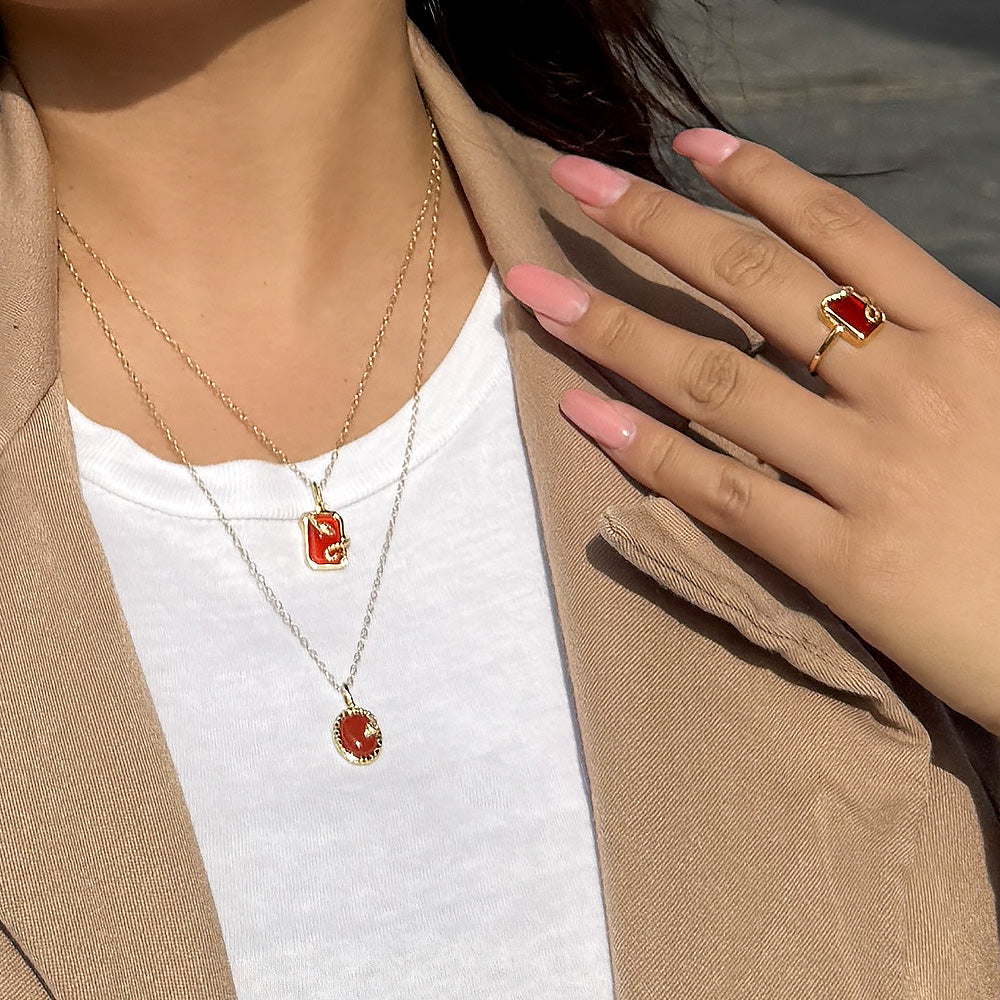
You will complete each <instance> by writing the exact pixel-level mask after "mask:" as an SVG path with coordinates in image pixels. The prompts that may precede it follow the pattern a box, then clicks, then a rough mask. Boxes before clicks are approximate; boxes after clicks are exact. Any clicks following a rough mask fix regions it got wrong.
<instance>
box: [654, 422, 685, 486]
mask: <svg viewBox="0 0 1000 1000" xmlns="http://www.w3.org/2000/svg"><path fill="white" fill-rule="evenodd" d="M679 444H680V442H679V440H678V438H677V437H675V436H674V435H673V434H658V435H656V437H655V438H654V440H653V441H651V442H650V445H649V456H648V459H649V473H650V479H651V485H652V486H654V487H656V486H658V484H662V483H668V482H669V481H670V480H671V479H672V474H673V470H674V469H675V468H676V467H677V463H678V453H679ZM660 492H664V490H663V489H662V488H661V489H660Z"/></svg>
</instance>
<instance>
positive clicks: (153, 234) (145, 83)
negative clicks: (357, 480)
mask: <svg viewBox="0 0 1000 1000" xmlns="http://www.w3.org/2000/svg"><path fill="white" fill-rule="evenodd" d="M0 16H2V18H3V23H4V25H5V28H6V31H7V35H8V39H9V45H10V49H11V52H12V56H13V60H14V63H15V65H16V67H17V69H18V72H19V74H20V76H21V79H22V81H23V82H24V85H25V87H26V89H27V91H28V94H29V96H30V98H31V100H32V103H33V104H34V106H35V108H36V111H37V113H38V116H39V119H40V121H41V124H42V128H43V131H44V133H45V137H46V141H47V143H48V145H49V149H50V152H51V156H52V162H53V168H54V176H55V187H56V192H57V197H58V201H59V204H60V206H61V207H62V208H63V209H64V211H65V212H66V214H67V216H68V217H69V218H70V219H71V220H72V221H73V223H74V224H75V225H76V226H77V227H78V228H79V229H80V230H81V231H82V232H83V233H84V235H85V236H86V237H87V238H88V239H89V241H90V242H91V243H92V244H93V245H94V246H95V248H96V249H97V250H98V251H99V252H100V253H101V255H102V256H103V257H104V258H105V259H106V260H107V261H108V263H109V264H110V265H111V267H112V268H113V269H115V270H116V271H118V272H119V274H120V276H121V277H122V278H123V279H124V280H125V281H126V283H127V284H129V285H130V286H131V287H132V288H133V290H134V291H135V292H136V294H137V295H138V296H139V298H140V299H142V300H143V302H144V303H145V304H146V306H147V307H148V308H149V309H150V311H151V312H152V313H153V315H155V316H156V317H157V319H159V320H160V322H161V323H163V325H164V326H166V327H167V328H168V329H169V330H170V331H171V332H172V333H173V334H174V335H175V336H176V337H177V339H178V340H180V341H181V342H182V343H183V344H184V345H185V346H186V347H188V349H189V350H190V351H191V353H192V354H193V355H194V356H195V357H196V358H197V359H198V360H199V361H200V362H201V363H202V364H203V365H204V367H205V368H206V370H208V371H209V372H210V373H212V374H213V375H214V376H215V377H216V379H217V381H218V382H219V383H220V384H221V385H222V386H223V387H225V388H226V389H227V391H229V392H230V394H231V395H232V396H233V398H234V399H236V400H237V401H238V402H239V403H240V404H241V405H242V406H243V407H244V409H245V410H246V411H247V412H248V413H249V414H250V415H251V416H253V417H256V418H258V419H259V421H260V423H261V425H262V426H263V427H264V429H265V430H266V431H267V432H268V434H270V435H271V436H272V438H273V439H274V440H275V441H276V442H277V443H278V444H279V445H280V446H281V447H283V448H284V449H285V451H286V452H287V453H288V454H289V456H290V457H291V458H293V459H303V458H308V457H311V456H314V455H318V454H321V453H323V452H324V451H327V450H329V448H330V447H331V445H332V443H333V442H334V441H335V440H336V438H337V435H338V433H339V431H340V427H341V425H342V422H343V419H344V416H345V414H346V413H347V410H348V407H349V405H350V400H351V398H352V396H353V394H354V391H355V388H356V384H357V380H358V378H359V376H360V373H361V370H362V368H363V366H364V362H365V359H366V358H367V355H368V352H369V350H370V349H371V344H372V341H373V340H374V337H375V334H376V332H377V330H378V325H379V322H380V320H381V318H382V314H383V312H384V310H385V306H386V303H387V301H388V298H389V294H390V292H391V290H392V287H393V284H394V282H395V279H396V275H397V273H398V271H399V267H400V264H401V261H402V257H403V253H404V251H405V248H406V243H407V240H408V237H409V233H410V230H411V229H412V226H413V223H414V221H415V220H416V216H417V211H418V209H419V206H420V203H421V201H422V200H423V197H424V192H425V189H426V186H427V179H428V171H429V167H430V151H431V146H430V133H429V127H428V124H427V120H426V117H425V114H424V111H423V105H422V102H421V100H420V94H419V89H418V86H417V83H416V79H415V76H414V73H413V66H412V61H411V59H410V54H409V48H408V45H407V37H406V20H405V15H404V7H403V2H402V0H389V2H384V3H372V2H371V0H304V2H303V0H299V2H295V0H241V2H234V0H190V2H188V0H90V2H70V0H64V2H62V4H61V5H58V0H45V2H44V3H38V4H36V3H32V2H25V3H11V2H0ZM126 40H127V41H126ZM440 217H441V222H440V233H439V238H438V255H437V266H436V279H435V290H434V295H433V317H434V320H433V323H432V329H431V337H430V341H429V347H428V355H427V358H428V364H427V371H428V372H430V371H432V370H433V369H434V367H435V366H436V365H437V363H438V362H439V361H440V359H441V358H442V357H443V356H444V355H445V353H446V352H447V350H448V348H449V347H450V346H451V344H452V343H453V341H454V339H455V337H456V335H457V334H458V331H459V330H460V329H461V326H462V323H463V321H464V319H465V317H466V315H467V314H468V312H469V309H470V308H471V306H472V303H473V302H474V301H475V298H476V295H477V293H478V291H479V289H480V288H481V287H482V284H483V281H484V280H485V277H486V272H487V270H488V268H489V267H490V264H491V260H490V258H489V255H488V252H487V250H486V248H485V245H484V244H483V241H482V235H481V233H480V232H479V230H478V227H477V226H476V224H475V220H474V219H473V217H472V214H471V211H470V210H469V208H468V205H467V203H466V202H465V200H464V197H463V196H462V194H461V190H460V188H459V186H458V184H457V181H456V178H455V176H454V173H453V172H452V170H451V168H450V165H448V166H447V169H446V171H445V177H444V184H443V190H442V205H441V216H440ZM63 238H64V243H65V245H66V246H67V249H69V250H70V252H71V254H72V256H73V258H74V261H75V262H76V263H77V264H78V266H79V267H80V270H81V272H83V274H84V276H85V278H86V279H87V281H88V284H89V285H90V286H91V289H92V291H93V293H94V296H95V299H96V300H97V301H98V304H99V305H101V306H102V308H104V310H105V312H106V313H107V315H108V317H109V320H110V321H111V324H112V326H113V328H114V329H115V331H116V332H117V333H119V335H120V339H121V341H122V343H123V345H124V346H125V349H126V352H127V354H128V355H129V357H130V359H131V360H132V361H133V363H134V365H135V367H136V369H137V370H138V371H139V372H140V373H141V375H142V377H143V379H144V381H145V382H146V383H147V387H148V389H149V392H150V395H151V396H152V397H153V398H154V400H155V401H156V402H157V403H158V404H159V405H160V406H161V408H162V412H163V413H164V415H165V417H166V420H167V422H168V423H169V424H170V426H171V427H172V428H173V429H174V431H175V433H176V435H177V437H178V439H179V440H180V442H181V443H182V445H183V446H184V448H185V449H186V451H187V452H188V455H189V457H190V458H191V459H192V461H195V462H197V463H206V462H221V461H225V460H228V459H235V458H267V457H268V455H267V453H266V452H262V449H261V446H260V444H259V443H258V442H257V441H256V440H255V439H254V438H253V437H252V436H251V435H250V434H248V432H247V431H246V429H245V428H243V427H242V426H241V425H240V423H239V422H238V421H236V420H235V419H234V418H233V417H231V416H230V415H229V414H227V413H226V411H225V410H224V409H223V408H222V406H221V405H220V404H219V403H218V402H217V401H216V400H215V399H213V398H212V396H211V395H210V394H209V393H208V391H207V390H206V389H205V388H204V386H202V385H201V384H200V383H199V382H198V380H197V379H196V378H195V377H194V376H192V375H191V373H190V372H189V371H187V370H186V369H185V368H184V366H183V365H182V364H181V363H180V362H179V361H178V359H177V358H176V356H175V355H172V353H171V352H170V351H169V349H168V348H165V346H164V345H163V344H162V343H159V342H158V340H157V337H156V335H155V334H154V333H153V331H152V330H151V329H150V328H149V327H148V326H147V325H146V324H145V323H144V321H143V320H142V319H141V317H139V316H138V314H137V313H135V312H134V310H132V307H131V306H129V305H128V303H127V302H126V301H125V300H124V299H123V297H122V296H121V294H120V293H119V292H118V291H117V290H116V289H115V288H114V287H113V286H112V285H110V283H109V282H108V281H107V280H106V279H103V278H102V277H101V275H100V272H99V271H98V270H97V268H96V267H95V266H94V265H93V264H92V262H90V261H88V260H87V259H86V257H85V255H84V254H83V253H82V252H81V251H80V250H79V248H77V247H74V246H73V243H72V239H71V238H67V237H66V234H65V232H64V233H63ZM427 240H428V236H427V227H425V232H424V235H423V236H422V238H421V242H420V244H419V246H418V250H417V253H416V255H415V256H414V260H413V264H412V266H411V270H410V273H409V276H408V279H407V281H406V284H405V285H404V288H403V293H402V295H401V296H400V299H399V303H398V305H397V307H396V312H395V318H394V321H393V323H392V325H391V326H390V332H389V335H388V337H387V339H386V342H385V347H384V354H383V357H382V358H381V360H380V362H379V365H378V367H377V369H376V372H375V374H374V375H373V377H372V378H371V380H370V382H369V385H368V389H367V391H366V394H365V399H364V402H363V403H362V406H361V408H360V410H359V412H358V415H357V419H356V421H355V424H354V427H353V430H352V434H351V437H356V436H358V435H360V434H363V433H364V432H366V431H368V430H371V428H373V427H375V426H377V425H378V424H379V423H382V422H383V421H384V420H386V419H387V418H388V417H389V416H391V415H392V413H394V412H395V411H396V410H398V409H399V408H400V407H401V406H403V405H404V404H405V402H406V400H407V399H408V398H409V397H410V395H411V393H412V389H413V374H414V363H415V358H416V344H417V339H418V337H419V330H420V314H421V310H422V306H423V286H424V276H425V267H426V248H427ZM60 280H61V287H60V303H59V308H60V344H61V350H62V372H63V378H64V380H65V385H66V391H67V395H68V397H69V399H70V400H71V401H72V402H73V403H74V405H76V406H77V407H78V408H79V409H80V410H81V411H82V412H84V413H85V414H86V415H87V416H89V417H91V418H92V419H94V420H96V421H98V422H99V423H102V424H105V425H107V426H110V427H115V428H117V429H119V430H122V431H124V432H125V433H126V434H128V435H129V436H130V437H132V438H133V439H134V440H135V441H137V442H138V443H139V444H140V445H142V446H143V447H144V448H146V449H148V450H149V451H151V452H153V453H154V454H156V455H159V456H160V457H162V458H164V459H168V460H174V455H173V453H172V452H171V450H170V448H169V446H168V445H167V444H166V442H165V441H164V439H163V438H162V436H161V435H160V433H159V432H158V431H157V429H156V428H155V426H154V425H153V424H152V422H151V420H150V418H149V415H148V413H147V411H146V410H145V409H144V408H143V406H142V404H141V403H140V402H139V400H138V398H137V397H136V394H135V391H134V389H132V387H131V386H130V384H129V383H128V382H127V380H126V379H125V376H124V375H123V373H122V371H121V369H120V367H119V365H118V362H117V360H116V359H115V357H114V355H113V353H112V352H111V350H110V348H109V347H108V345H107V343H106V341H105V340H104V338H103V334H102V333H101V331H100V328H99V327H98V326H97V324H96V322H95V320H94V317H93V315H92V314H91V313H90V311H89V309H88V308H87V306H86V304H85V303H84V301H83V299H82V297H81V296H80V294H79V292H78V290H77V289H76V287H75V286H74V284H73V283H72V281H71V280H70V279H69V276H68V275H67V274H66V272H65V271H63V272H62V274H61V279H60ZM289 479H290V488H295V487H294V481H292V479H291V475H289Z"/></svg>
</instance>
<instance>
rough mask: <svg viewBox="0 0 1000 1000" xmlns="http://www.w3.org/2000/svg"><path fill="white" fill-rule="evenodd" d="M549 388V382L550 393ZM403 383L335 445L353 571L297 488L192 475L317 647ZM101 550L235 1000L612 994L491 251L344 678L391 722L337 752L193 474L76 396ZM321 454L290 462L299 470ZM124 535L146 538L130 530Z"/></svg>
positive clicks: (319, 684)
mask: <svg viewBox="0 0 1000 1000" xmlns="http://www.w3.org/2000/svg"><path fill="white" fill-rule="evenodd" d="M553 405H555V401H553ZM409 412H410V411H409V405H407V406H406V407H404V408H403V409H402V410H400V411H399V412H398V413H396V414H395V415H394V416H393V417H392V418H391V419H389V420H388V421H387V422H386V423H384V424H382V425H381V426H379V427H377V428H375V429H374V430H373V431H372V432H371V433H369V434H366V435H364V437H362V438H360V439H358V440H356V441H354V442H352V443H350V444H348V445H347V446H346V447H345V448H343V449H342V452H341V455H340V458H339V460H338V465H337V468H336V470H335V473H334V476H333V479H332V482H331V483H330V486H329V488H328V490H327V499H328V501H329V502H330V503H331V505H333V506H335V507H336V509H338V510H339V511H340V513H341V514H342V515H343V517H344V521H345V526H346V530H347V533H348V535H349V536H350V538H351V548H350V565H349V566H348V567H347V568H346V569H345V570H344V571H342V572H325V573H317V572H314V571H311V570H310V569H308V568H307V567H306V565H305V562H304V560H303V556H302V549H301V538H300V534H299V528H298V525H297V523H296V521H297V518H298V517H299V516H300V515H301V514H302V513H303V512H304V511H305V510H307V509H308V508H309V507H310V506H311V503H310V497H309V494H308V491H307V490H306V489H305V488H304V487H303V486H302V484H301V483H299V482H298V481H297V480H296V479H295V478H294V476H293V475H292V474H291V472H289V471H288V470H287V469H284V468H281V467H280V466H277V465H275V464H273V463H271V462H268V461H264V460H260V461H257V460H244V461H232V462H226V463H223V464H220V465H213V466H204V467H202V468H201V470H200V471H201V473H202V475H203V476H204V479H205V480H206V482H207V483H208V485H209V487H210V488H211V490H212V491H213V492H214V493H215V495H216V497H217V499H218V501H219V503H220V505H221V507H222V509H223V510H224V511H225V512H226V513H227V515H228V516H230V517H231V518H232V519H233V522H234V525H235V527H236V529H237V531H238V533H239V534H240V536H241V537H242V539H243V540H244V542H245V544H246V546H247V548H248V549H249V551H250V554H251V555H252V557H253V558H254V559H255V560H256V561H257V563H258V565H259V566H260V568H261V569H262V571H263V572H264V574H265V576H266V577H267V580H268V581H269V582H270V584H271V585H272V586H273V588H274V590H275V591H276V592H277V594H278V595H279V597H280V599H281V600H282V601H283V602H284V603H285V605H286V606H287V608H288V609H289V611H290V612H291V613H292V615H293V616H294V618H295V619H296V621H298V623H299V624H300V625H301V627H302V629H303V631H304V632H305V633H306V635H307V636H308V637H309V639H310V641H311V642H312V643H313V644H314V646H315V647H316V648H317V650H318V651H319V652H320V655H321V656H323V657H325V658H326V659H327V661H328V663H329V665H330V667H331V669H332V670H333V671H334V672H335V673H336V674H337V675H338V676H340V677H343V676H344V675H345V673H346V671H347V668H348V666H349V665H350V662H351V657H352V654H353V651H354V646H355V642H356V640H357V636H358V631H359V628H360V625H361V620H362V617H363V614H364V609H365V605H366V603H367V600H368V594H369V590H370V587H371V582H372V574H373V571H374V568H375V564H376V560H377V558H378V553H379V550H380V548H381V545H382V539H383V535H384V532H385V528H386V523H387V520H388V516H389V508H390V505H391V502H392V496H393V490H394V488H395V482H396V478H397V476H398V474H399V467H400V463H401V460H402V454H403V444H404V441H405V437H406V430H407V424H408V420H409ZM70 415H71V421H72V426H73V431H74V436H75V440H76V447H77V453H78V457H79V462H80V471H81V478H82V481H83V491H84V497H85V499H86V502H87V504H88V506H89V508H90V512H91V515H92V517H93V520H94V524H95V525H96V528H97V532H98V534H99V536H100V539H101V542H102V544H103V546H104V549H105V552H106V553H107V557H108V561H109V563H110V566H111V571H112V575H113V577H114V581H115V585H116V587H117V589H118V593H119V596H120V599H121V603H122V607H123V609H124V612H125V617H126V619H127V621H128V624H129V628H130V630H131V632H132V636H133V638H134V641H135V645H136V649H137V651H138V655H139V659H140V661H141V663H142V667H143V670H144V672H145V675H146V679H147V681H148V684H149V687H150V690H151V692H152V697H153V701H154V703H155V705H156V709H157V712H158V714H159V718H160V721H161V723H162V726H163V729H164V732H165V734H166V738H167V743H168V745H169V748H170V752H171V754H172V756H173V760H174V763H175V765H176V767H177V771H178V774H179V776H180V782H181V786H182V788H183V791H184V796H185V798H186V801H187V804H188V807H189V809H190V812H191V817H192V821H193V823H194V829H195V833H196V835H197V838H198V842H199V844H200V847H201V851H202V854H203V856H204V860H205V866H206V869H207V872H208V878H209V881H210V884H211V888H212V892H213V894H214V897H215V901H216V905H217V908H218V911H219V917H220V920H221V924H222V930H223V935H224V937H225V942H226V946H227V949H228V952H229V956H230V961H231V965H232V968H233V974H234V977H235V981H236V989H237V994H238V996H239V997H240V1000H273V998H282V1000H335V998H336V1000H362V998H364V1000H396V998H398V1000H404V998H405V1000H447V998H451V997H454V998H462V1000H469V998H476V1000H518V998H524V1000H528V998H532V1000H534V998H537V997H546V998H547V1000H580V998H583V997H586V998H597V1000H604V998H610V997H611V996H612V985H611V973H610V961H609V956H608V947H607V939H606V931H605V924H604V914H603V909H602V901H601V893H600V887H599V881H598V870H597V863H596V857H595V847H594V838H593V831H592V826H591V820H590V813H589V806H588V799H587V794H586V787H585V777H584V775H583V772H582V766H581V762H580V759H579V750H578V742H577V738H576V733H575V729H574V717H573V714H572V711H571V707H570V701H569V695H568V690H567V680H566V676H565V672H564V661H563V654H562V651H561V648H560V642H559V633H558V630H557V628H556V623H555V617H554V615H555V612H554V607H553V602H552V595H551V592H550V588H549V584H548V579H547V569H546V564H545V562H544V560H543V557H542V550H541V545H540V538H539V530H538V527H537V518H536V511H535V503H534V497H533V494H532V488H531V482H530V479H529V475H528V469H527V464H526V457H525V453H524V449H523V446H522V442H521V438H520V432H519V428H518V423H517V418H516V414H515V408H514V396H513V389H512V384H511V375H510V369H509V365H508V360H507V353H506V348H505V345H504V343H503V337H502V333H501V327H500V282H499V277H498V275H497V273H496V270H495V269H494V270H492V271H491V272H490V274H489V276H488V278H487V280H486V283H485V285H484V287H483V289H482V291H481V293H480V295H479V297H478V299H477V301H476V303H475V306H474V308H473V309H472V312H471V313H470V315H469V317H468V319H467V321H466V323H465V325H464V327H463V329H462V331H461V334H460V336H459V337H458V339H457V341H456V343H455V344H454V346H453V347H452V349H451V350H450V352H449V353H448V355H447V356H446V357H445V359H444V360H443V362H442V363H441V364H440V366H439V367H438V368H437V370H436V371H435V372H434V373H433V374H432V375H431V377H430V378H429V380H428V382H427V384H426V386H425V389H424V392H423V395H422V400H421V408H420V418H419V424H418V428H417V435H416V442H415V450H414V455H413V463H412V467H411V471H410V477H409V481H408V484H407V487H406V492H405V494H404V497H403V503H402V508H401V512H400V515H399V521H398V524H397V529H396V535H395V540H394V542H393V546H392V550H391V553H390V556H389V561H388V565H387V568H386V573H385V579H384V583H383V586H382V592H381V595H380V597H379V602H378V607H377V609H376V612H375V619H374V623H373V625H372V631H371V638H370V640H369V642H368V647H367V651H366V653H365V656H364V660H363V662H362V666H361V669H360V672H359V674H358V679H357V682H356V684H355V688H354V692H355V697H356V700H357V702H358V704H360V705H363V706H364V707H366V708H368V709H369V710H371V711H372V712H373V713H374V714H375V715H376V716H377V717H378V719H379V722H380V724H381V727H382V730H383V733H384V740H385V743H384V749H383V753H382V756H381V758H380V759H379V760H378V761H376V762H375V763H374V764H372V765H370V766H367V767H359V766H352V765H350V764H348V763H346V762H345V761H343V760H342V759H341V758H340V757H338V756H337V754H336V753H335V751H334V749H333V745H332V742H331V738H330V725H331V721H332V719H333V718H334V716H335V715H336V714H337V713H338V712H339V711H340V710H341V709H342V708H343V702H342V700H341V699H340V696H339V695H338V694H337V692H336V691H335V690H334V689H333V688H331V687H330V686H329V685H328V684H327V682H326V681H325V680H324V678H323V677H322V675H321V674H320V673H319V671H318V670H317V669H316V667H315V666H314V665H313V663H312V662H311V661H310V660H309V659H308V658H307V656H306V655H305V654H304V653H303V651H302V650H301V649H300V647H299V646H298V644H297V643H296V641H295V639H294V638H293V637H292V636H291V635H290V634H289V632H288V630H287V629H286V628H285V626H284V625H283V624H282V623H281V622H280V621H279V619H278V618H277V616H276V615H275V614H274V612H273V611H272V610H271V609H270V608H269V607H268V606H267V604H266V602H265V601H264V598H263V597H262V596H261V594H260V592H259V591H258V590H257V588H256V586H255V585H254V583H253V581H252V580H251V578H250V576H249V575H248V573H247V571H246V569H245V567H244V565H243V563H242V562H241V561H240V559H239V557H238V556H237V555H236V553H235V551H234V549H233V547H232V545H231V543H230V541H229V539H228V538H227V537H226V534H225V532H224V531H223V529H222V527H221V525H220V524H219V523H218V522H217V521H216V520H215V519H214V518H213V515H212V512H211V510H210V508H209V507H208V504H207V503H206V501H205V499H204V498H203V497H202V495H201V494H200V493H199V492H198V490H197V488H196V487H195V485H194V483H193V482H192V480H191V478H190V476H189V475H188V473H187V471H186V470H184V469H183V468H182V467H180V466H178V465H176V464H173V463H169V462H165V461H163V460H161V459H158V458H156V457H155V456H153V455H151V454H149V453H148V452H146V451H144V450H143V449H141V448H140V447H139V446H138V445H136V444H135V443H134V442H133V441H132V440H131V439H130V438H128V437H126V436H125V435H123V434H121V433H119V432H117V431H114V430H110V429H108V428H105V427H102V426H99V425H97V424H95V423H93V422H92V421H90V420H89V419H87V418H86V417H84V416H83V415H82V414H81V413H79V412H78V411H76V410H75V409H73V408H72V407H71V408H70ZM327 458H328V456H327V455H323V456H319V457H317V458H315V459H313V460H311V461H309V462H305V463H302V468H303V471H304V472H305V473H306V475H308V476H310V477H318V475H319V474H320V473H321V471H322V469H323V467H324V466H325V464H326V460H327ZM140 542H141V544H140Z"/></svg>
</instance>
